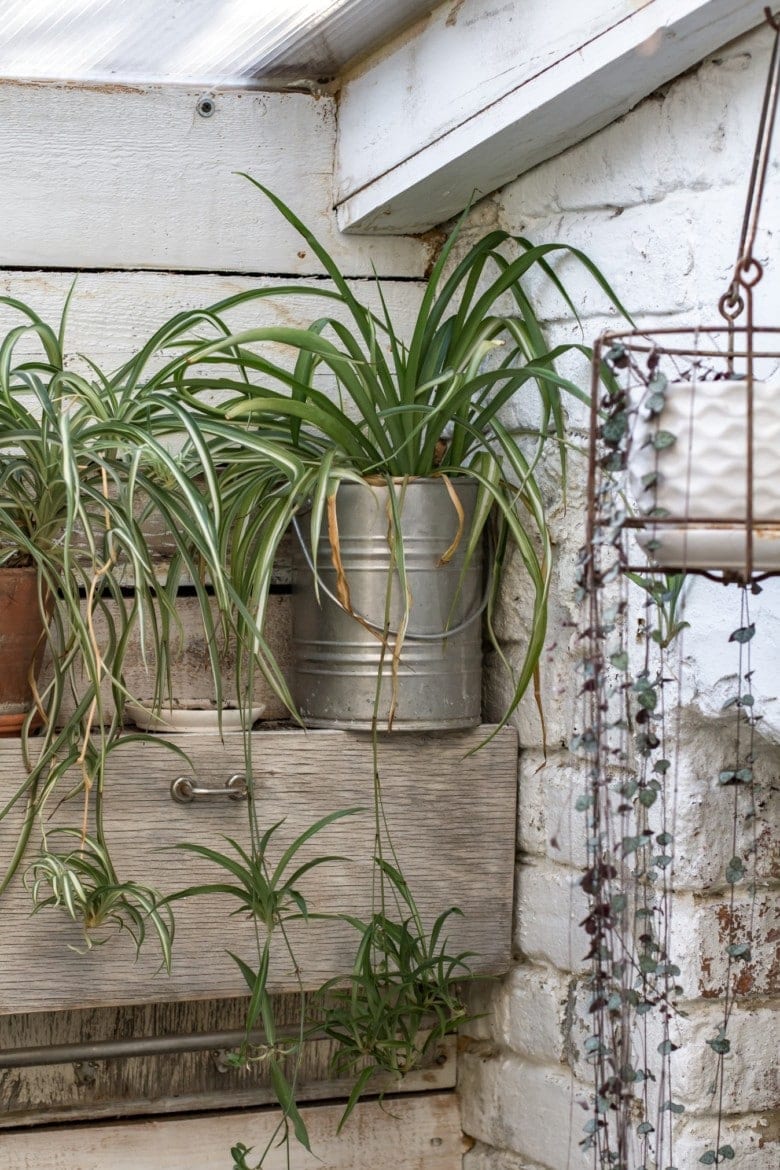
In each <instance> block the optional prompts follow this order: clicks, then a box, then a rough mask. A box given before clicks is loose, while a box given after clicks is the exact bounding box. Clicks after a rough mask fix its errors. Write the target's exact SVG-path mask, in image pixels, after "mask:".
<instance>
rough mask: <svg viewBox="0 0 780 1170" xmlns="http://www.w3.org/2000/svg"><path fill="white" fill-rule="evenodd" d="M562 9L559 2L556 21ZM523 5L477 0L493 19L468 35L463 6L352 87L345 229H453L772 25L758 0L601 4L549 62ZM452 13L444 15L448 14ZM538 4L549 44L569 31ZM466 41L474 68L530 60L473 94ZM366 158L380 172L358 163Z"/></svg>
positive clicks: (493, 73) (345, 154) (346, 95)
mask: <svg viewBox="0 0 780 1170" xmlns="http://www.w3.org/2000/svg"><path fill="white" fill-rule="evenodd" d="M557 5H558V0H553V10H554V11H557ZM520 7H521V6H519V5H518V4H516V3H509V4H505V5H502V6H499V7H497V6H495V5H492V4H490V3H489V2H488V0H470V3H469V4H468V10H469V11H471V10H472V9H473V10H474V12H475V13H477V14H481V17H482V23H481V24H480V25H479V31H478V32H474V31H473V30H469V29H468V28H466V29H461V32H460V34H458V32H457V30H458V25H459V24H462V22H463V12H464V8H463V7H462V6H457V5H456V8H455V10H452V11H451V16H452V19H453V21H454V23H453V24H451V25H449V26H448V25H447V21H446V19H445V20H444V22H443V23H442V17H441V15H440V16H439V18H438V20H437V21H435V22H431V24H430V25H429V26H428V27H427V28H424V29H423V30H422V31H421V32H420V35H419V37H417V38H414V37H413V38H407V39H406V40H405V41H404V42H403V43H402V44H401V45H400V46H399V47H398V48H397V50H396V51H395V52H394V53H393V54H392V55H391V56H390V57H388V58H387V59H385V58H384V57H383V56H382V55H380V56H378V58H377V59H376V64H375V65H373V67H372V68H366V69H365V70H364V71H362V72H361V73H359V74H358V75H357V76H356V77H355V79H354V81H352V82H350V83H348V84H347V85H346V86H345V88H344V91H343V93H342V95H341V104H340V114H339V118H340V124H339V143H338V153H337V189H338V197H337V206H338V214H339V224H340V225H341V227H342V228H343V229H344V230H345V231H351V232H368V231H375V232H378V233H387V232H398V233H402V232H410V231H422V230H424V229H426V228H428V227H430V226H432V225H433V224H436V223H441V222H442V221H444V220H446V219H447V218H449V217H451V216H453V215H455V214H457V213H458V212H459V211H460V210H461V209H462V208H463V207H464V206H465V205H466V204H467V202H468V201H469V199H470V198H471V197H472V195H473V194H475V193H476V194H477V195H487V194H489V193H490V192H491V191H494V190H496V189H498V188H499V187H501V186H502V185H504V184H505V183H508V182H510V181H511V180H513V179H515V178H517V177H518V176H519V175H521V174H523V172H525V171H527V170H529V169H530V168H531V167H533V166H535V165H536V164H537V163H539V162H542V161H543V160H544V159H547V158H551V157H553V156H554V155H556V154H558V153H560V152H561V151H562V150H565V149H566V148H567V147H569V146H572V145H573V144H574V143H576V142H578V141H580V140H582V139H583V138H585V137H587V136H588V135H589V134H593V133H594V132H595V131H597V130H599V129H601V128H602V127H603V126H606V125H608V123H609V122H611V121H613V120H614V119H615V118H617V117H619V116H620V115H622V114H624V113H626V112H627V111H628V110H629V109H631V107H632V106H633V105H635V104H636V103H637V102H638V101H640V100H641V99H642V98H643V97H645V96H647V95H648V94H649V93H652V91H653V90H654V89H657V88H658V86H660V85H662V84H664V83H665V82H667V81H669V80H671V79H672V78H674V77H676V76H677V75H678V74H680V73H682V72H683V71H684V70H686V69H688V68H690V67H691V66H692V65H694V64H696V62H697V61H700V60H701V59H702V58H703V57H705V56H707V54H708V53H711V52H713V51H715V50H716V49H717V48H718V47H720V46H721V45H723V44H725V43H726V42H727V41H729V40H732V39H733V38H734V37H737V36H739V35H740V34H742V33H744V32H746V31H747V30H748V29H750V28H752V27H754V26H755V25H756V24H757V23H759V21H760V20H761V6H760V5H759V4H758V3H757V2H756V0H644V2H642V0H639V2H638V3H635V4H628V5H620V4H619V3H617V0H616V2H615V3H614V4H613V3H612V2H611V0H599V3H598V5H597V7H596V8H595V12H594V6H593V5H588V6H583V7H584V11H586V12H587V14H588V16H589V17H592V24H591V25H590V26H588V25H587V24H586V25H580V23H579V22H578V21H577V20H576V17H575V18H574V19H575V25H574V27H577V28H580V29H581V31H582V39H581V41H580V44H579V45H578V46H575V47H572V46H570V45H568V46H567V41H566V38H565V36H564V37H562V38H560V39H559V38H558V37H556V36H555V34H553V36H554V38H555V39H554V43H555V44H556V45H558V52H560V50H561V49H565V51H564V52H562V53H561V55H557V53H556V54H555V55H554V59H553V60H549V59H547V58H546V51H545V47H544V45H543V44H540V43H539V42H538V41H537V42H536V43H535V44H534V43H533V42H532V43H531V44H527V43H526V41H525V30H526V25H527V23H528V22H527V20H526V17H527V13H526V11H525V8H526V6H522V19H520V20H518V17H517V13H518V9H519V8H520ZM449 8H450V6H449V5H445V6H443V10H442V14H443V12H444V10H446V9H449ZM533 8H535V9H537V10H538V12H539V14H540V23H539V25H538V32H539V33H540V34H546V36H549V32H550V28H551V27H552V28H555V27H556V25H555V22H554V21H552V20H551V18H550V16H549V10H550V4H545V5H541V4H540V5H534V6H533ZM626 9H630V10H631V11H625V10H626ZM562 11H563V12H565V14H566V19H567V20H568V23H569V24H571V5H570V4H568V3H565V2H564V3H563V4H562ZM621 13H622V16H621ZM607 18H609V19H607ZM561 19H564V18H563V16H562V17H561ZM609 21H613V23H610V22H609ZM530 27H531V28H532V29H533V28H534V27H537V26H535V25H534V24H533V22H531V23H530ZM466 32H470V35H471V36H472V37H473V40H472V42H471V43H472V45H473V52H474V58H475V67H477V66H476V61H477V60H479V59H482V60H484V61H486V62H488V63H489V65H490V66H492V64H493V62H494V61H495V60H497V61H498V62H499V65H500V63H501V62H502V61H503V62H506V61H507V60H508V55H511V54H512V52H514V53H515V54H516V55H517V57H518V58H519V63H518V64H516V65H512V64H508V65H507V67H506V69H505V70H504V71H503V72H501V70H500V68H499V69H498V70H493V69H492V68H490V71H489V72H488V73H486V72H485V71H484V69H483V70H479V71H478V74H477V77H478V82H477V84H476V85H475V86H474V85H472V83H471V75H472V70H471V69H469V70H468V71H464V70H463V69H457V68H454V67H453V62H452V57H451V55H450V53H449V51H448V38H449V37H450V36H451V35H460V36H461V37H462V38H464V39H463V40H462V48H461V53H462V54H464V55H466V56H467V55H468V48H469V39H468V38H466V37H465V34H466ZM529 58H530V61H531V68H530V69H528V70H527V72H528V76H526V77H523V69H524V68H525V66H524V65H523V62H526V61H528V59H529ZM420 61H424V62H425V66H426V67H425V69H423V68H422V67H421V66H420V65H419V64H418V62H420ZM477 68H478V67H477ZM374 70H376V71H377V72H376V76H374ZM464 76H465V77H468V78H469V81H468V85H467V86H466V85H465V84H464ZM502 82H503V87H502ZM442 90H443V91H444V93H445V94H449V95H450V97H449V101H448V102H446V103H445V105H446V109H445V115H444V118H443V120H442V122H441V123H440V124H438V125H436V124H435V123H434V122H432V120H431V116H430V115H429V114H428V113H426V111H429V110H431V109H435V108H436V106H437V104H438V102H439V95H440V94H441V92H442ZM447 119H449V121H447ZM375 122H379V123H380V124H381V125H382V126H383V127H385V129H383V131H382V132H381V133H380V134H379V135H376V136H374V135H373V134H372V132H371V130H370V129H368V127H370V126H372V125H373V124H374V123H375ZM385 142H386V143H388V144H389V157H390V160H391V161H390V165H388V160H387V157H386V156H385V154H384V152H383V149H382V146H383V143H385ZM375 148H377V149H375ZM363 159H366V160H370V165H366V166H362V165H361V164H360V162H356V160H363Z"/></svg>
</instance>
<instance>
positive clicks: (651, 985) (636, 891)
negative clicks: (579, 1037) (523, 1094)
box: [572, 345, 760, 1170]
mask: <svg viewBox="0 0 780 1170" xmlns="http://www.w3.org/2000/svg"><path fill="white" fill-rule="evenodd" d="M661 356H662V355H661V352H660V351H659V350H657V349H654V348H650V352H649V356H648V359H647V362H646V365H645V367H641V366H640V364H639V362H638V361H637V359H636V356H635V355H634V354H632V353H631V352H630V351H629V350H628V349H627V348H626V347H624V346H622V345H613V346H612V348H610V349H609V351H608V352H607V354H606V366H607V370H608V373H609V374H611V375H612V380H611V381H610V379H609V378H606V379H605V385H607V387H608V388H607V390H606V391H605V392H603V394H602V397H601V400H600V402H599V404H598V410H599V418H598V428H597V443H596V444H595V449H594V451H593V452H592V463H593V465H594V473H593V480H592V489H593V490H592V501H593V504H592V515H591V530H590V540H589V543H588V545H587V546H586V547H585V548H584V549H583V550H582V552H581V554H580V563H579V581H578V591H579V598H580V601H581V602H582V604H583V608H584V613H585V615H586V617H585V621H584V624H583V630H582V635H581V636H582V640H583V643H584V647H585V649H584V657H583V663H582V671H583V681H582V688H581V690H582V700H583V722H582V730H581V732H580V733H579V734H578V735H577V736H576V737H575V738H574V740H573V742H572V748H573V749H574V750H576V751H577V752H578V753H579V754H580V756H581V758H582V759H583V761H584V764H585V769H584V770H585V787H584V790H583V792H582V793H581V795H580V796H579V798H578V800H577V808H578V809H579V810H580V811H581V812H583V813H584V816H585V824H586V840H587V866H586V869H585V872H584V875H583V877H582V879H581V885H582V888H583V890H584V892H585V894H586V895H587V898H588V913H587V916H586V918H585V920H584V922H583V926H584V929H585V932H586V934H587V936H588V941H589V949H588V952H587V959H588V961H589V963H590V972H589V976H588V979H587V989H588V1003H587V1015H588V1020H589V1034H588V1036H587V1039H586V1041H585V1052H586V1060H587V1062H588V1064H589V1065H590V1066H591V1068H592V1074H593V1099H592V1110H591V1112H590V1115H589V1118H588V1120H587V1122H586V1124H585V1127H584V1135H583V1138H582V1140H581V1142H580V1145H581V1148H582V1149H583V1150H584V1151H586V1152H590V1153H592V1156H593V1163H594V1166H596V1167H598V1170H608V1168H609V1170H651V1167H652V1168H653V1170H656V1168H658V1170H678V1167H677V1159H676V1155H675V1121H676V1120H677V1118H679V1116H680V1115H681V1114H683V1113H684V1111H685V1107H684V1105H683V1104H682V1103H681V1102H680V1101H678V1100H677V1099H676V1098H675V1095H674V1089H673V1057H674V1053H675V1051H676V1050H677V1048H678V1047H679V1035H678V1033H679V1028H678V1024H679V1022H680V1021H681V1020H682V1019H683V1018H684V1016H685V1014H686V1012H685V998H686V989H684V987H683V986H682V984H681V982H680V977H681V967H680V965H679V960H678V959H677V958H676V956H675V953H674V950H675V945H674V940H673V935H672V914H673V906H674V900H675V899H674V880H675V879H674V874H675V858H676V842H675V824H676V805H677V787H678V776H679V769H680V766H681V762H682V761H681V755H682V753H681V745H680V734H681V718H680V715H681V709H682V705H683V695H682V686H683V681H684V658H685V655H684V649H683V644H684V636H685V635H684V631H685V629H686V628H687V626H688V623H687V622H686V621H685V620H683V618H682V614H681V610H682V607H683V605H684V593H685V589H686V584H687V578H686V577H685V576H684V575H683V574H682V573H675V572H664V573H659V572H658V570H657V569H654V568H653V567H652V564H651V563H649V564H648V571H647V572H641V571H637V570H635V569H634V568H633V566H632V565H631V556H632V554H633V555H635V541H634V540H633V538H632V536H631V528H632V521H633V520H634V517H635V516H636V515H637V511H639V512H640V513H641V516H642V519H641V523H643V524H644V525H645V526H646V527H649V529H650V532H651V539H650V540H648V539H647V533H645V539H644V541H643V544H644V548H645V551H646V552H647V553H648V554H649V555H650V557H652V556H653V554H654V553H655V552H656V551H657V549H658V548H659V542H658V541H657V540H656V539H655V528H654V525H655V524H658V525H659V526H660V522H661V521H662V520H663V518H664V517H665V516H666V515H667V514H668V513H667V512H666V511H665V510H664V509H663V508H661V507H659V505H658V501H657V498H656V489H657V485H658V483H659V480H660V478H661V477H660V475H659V471H658V453H659V452H662V451H664V450H666V449H667V448H669V447H671V446H673V445H674V444H675V442H676V441H677V436H676V435H674V434H673V433H671V432H670V431H668V430H666V429H664V428H663V419H662V418H661V416H662V415H663V412H664V407H665V400H666V394H667V392H668V391H669V388H670V382H669V381H668V380H667V377H666V376H665V375H664V374H663V373H662V372H661V370H660V364H661ZM632 441H633V442H639V443H643V444H644V446H645V448H647V449H648V451H649V452H650V453H651V458H654V466H653V468H652V469H651V470H650V471H649V472H648V471H646V472H645V474H644V476H643V478H642V480H641V484H640V491H644V492H648V493H650V495H651V497H652V498H651V500H650V503H649V505H648V504H647V501H646V500H645V502H644V506H643V507H641V509H637V506H636V505H633V507H632V506H631V502H630V500H629V498H628V497H627V495H626V483H627V471H628V465H629V453H630V450H631V446H632ZM646 462H647V453H646V455H645V460H644V462H643V464H642V466H643V467H644V466H646ZM633 470H634V468H633V467H632V471H633ZM634 478H635V479H636V476H635V477H634ZM755 592H760V587H759V586H758V585H756V584H755V583H753V584H743V585H742V586H741V588H740V617H739V624H738V626H737V627H736V628H735V629H734V630H733V632H732V633H731V635H730V637H729V642H730V643H731V644H732V645H733V646H734V647H735V648H736V654H737V664H736V671H735V674H736V679H737V683H736V687H735V693H734V694H733V696H731V697H730V698H729V699H728V701H727V703H726V704H725V707H724V711H728V712H729V714H730V715H732V716H733V720H734V722H733V730H732V733H731V735H730V745H731V746H730V747H729V748H728V752H729V754H728V756H727V758H726V760H725V762H724V765H723V767H722V769H721V770H720V772H719V773H718V775H716V776H714V777H712V784H713V786H715V787H717V788H723V789H725V790H726V792H724V796H726V795H727V792H729V791H730V793H731V794H732V801H733V805H732V818H731V820H732V828H731V850H730V854H731V860H730V861H729V862H728V865H727V866H726V869H725V872H724V873H723V874H722V875H721V883H722V884H723V885H724V886H725V887H726V888H727V889H728V900H729V912H728V914H727V915H726V919H727V922H728V929H727V937H726V940H725V944H724V945H725V958H726V978H725V990H724V991H723V994H722V996H721V1009H722V1014H721V1016H720V1021H719V1025H718V1027H717V1030H716V1033H715V1035H714V1036H712V1037H710V1038H708V1039H707V1041H706V1043H707V1045H708V1047H709V1049H710V1050H711V1052H712V1055H713V1057H714V1060H715V1068H714V1073H713V1081H712V1103H713V1112H714V1115H715V1122H714V1131H713V1134H712V1140H711V1144H708V1145H707V1147H706V1148H705V1149H703V1150H702V1153H701V1156H700V1158H699V1161H700V1162H701V1163H702V1164H704V1165H718V1164H721V1163H723V1162H727V1161H730V1160H732V1159H734V1157H735V1151H734V1148H733V1147H732V1145H730V1144H729V1143H728V1141H726V1140H724V1133H723V1117H724V1093H725V1085H726V1077H727V1069H726V1057H727V1056H728V1054H729V1053H730V1051H731V1041H730V1039H729V1036H728V1029H729V1023H730V1020H731V1016H732V1013H733V1008H734V1004H735V998H736V996H737V992H738V986H739V976H740V968H741V966H742V964H744V963H746V962H748V961H749V960H750V958H751V936H752V927H753V917H754V910H755V891H756V883H755V869H754V865H755V855H756V848H755V846H756V839H755V811H756V806H755V802H756V797H755V790H756V779H755V764H756V726H757V724H758V721H759V716H758V715H757V714H756V711H755V703H754V696H753V689H752V679H753V671H752V664H751V643H752V640H753V638H754V636H755V624H754V623H753V621H752V620H751V616H750V595H751V593H755ZM635 624H636V629H637V636H636V639H634V638H633V637H632V630H633V628H634V625H635ZM743 824H748V825H752V826H753V846H752V849H751V850H750V851H749V858H748V859H747V864H746V860H745V859H744V858H743V857H742V856H740V854H739V849H738V841H739V836H740V827H741V826H742V825H743ZM751 866H752V867H753V872H752V873H751V872H749V869H750V867H751ZM744 883H749V885H748V888H749V889H750V890H751V893H752V899H753V901H752V903H751V912H750V922H749V924H748V927H747V930H745V931H744V932H741V931H740V928H739V926H738V921H737V919H738V916H737V915H736V914H735V913H734V908H735V900H736V888H737V887H738V886H740V885H743V884H744Z"/></svg>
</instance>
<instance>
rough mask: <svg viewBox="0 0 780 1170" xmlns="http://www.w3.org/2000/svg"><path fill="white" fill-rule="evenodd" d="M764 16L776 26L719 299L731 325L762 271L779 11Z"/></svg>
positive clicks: (779, 67)
mask: <svg viewBox="0 0 780 1170" xmlns="http://www.w3.org/2000/svg"><path fill="white" fill-rule="evenodd" d="M764 16H765V18H766V21H767V24H769V25H770V27H771V28H773V29H774V30H775V40H774V45H773V47H772V56H771V58H770V62H769V73H768V75H767V82H766V89H765V91H764V101H763V105H762V107H761V118H760V120H759V124H758V137H757V139H756V149H755V153H754V155H753V166H752V168H751V171H750V182H749V184H748V193H747V199H746V202H745V214H744V216H743V219H742V232H741V235H740V240H739V249H738V252H737V262H736V264H735V266H734V273H733V276H732V278H731V283H730V284H729V287H728V288H727V290H726V292H725V293H724V294H723V296H722V297H721V298H720V301H719V302H718V309H719V311H720V314H721V316H722V317H724V318H725V320H726V321H727V322H728V324H729V327H730V328H732V327H733V325H734V322H735V321H736V319H737V317H739V316H740V314H741V313H742V312H743V310H744V309H745V302H746V300H747V299H749V295H750V290H752V289H753V288H754V286H755V285H757V284H758V282H759V280H760V279H761V277H762V276H763V274H764V270H763V268H762V266H761V264H760V263H759V262H758V260H757V259H756V257H755V256H754V255H753V246H754V244H755V242H756V232H757V231H758V218H759V215H760V212H761V203H762V200H763V197H764V187H765V185H766V176H767V171H768V170H769V157H770V150H771V147H772V136H773V134H774V128H775V119H776V116H777V105H778V97H779V96H780V14H779V15H778V16H775V15H773V13H772V10H771V9H770V8H765V9H764ZM743 291H744V295H743Z"/></svg>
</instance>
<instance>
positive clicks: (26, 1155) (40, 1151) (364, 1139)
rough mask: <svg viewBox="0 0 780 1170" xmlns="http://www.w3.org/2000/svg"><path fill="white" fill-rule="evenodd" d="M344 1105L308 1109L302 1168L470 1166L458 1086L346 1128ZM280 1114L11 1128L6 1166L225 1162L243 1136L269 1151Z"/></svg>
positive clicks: (394, 1105)
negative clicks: (466, 1159) (308, 1146)
mask: <svg viewBox="0 0 780 1170" xmlns="http://www.w3.org/2000/svg"><path fill="white" fill-rule="evenodd" d="M341 1113H342V1108H341V1107H340V1106H338V1105H310V1106H307V1107H304V1108H303V1110H302V1115H303V1117H304V1119H305V1122H306V1126H307V1128H308V1130H309V1135H310V1138H311V1143H312V1150H313V1153H312V1154H307V1153H306V1151H305V1150H303V1149H301V1148H300V1147H295V1148H294V1149H293V1151H292V1165H293V1166H294V1167H295V1170H308V1168H311V1170H460V1167H461V1161H462V1157H463V1154H464V1152H465V1150H466V1149H467V1148H468V1147H467V1143H466V1140H465V1139H464V1137H463V1134H462V1132H461V1129H460V1110H459V1108H458V1101H457V1097H456V1095H455V1094H454V1093H431V1094H425V1095H423V1096H418V1097H414V1096H412V1097H405V1098H402V1099H392V1100H388V1101H386V1102H385V1104H384V1106H381V1105H379V1104H378V1103H376V1102H373V1101H368V1102H363V1103H362V1104H360V1105H358V1106H357V1107H356V1109H355V1111H354V1113H353V1114H352V1116H351V1117H350V1119H349V1122H348V1123H347V1125H346V1126H345V1128H344V1129H343V1130H342V1132H341V1134H340V1135H337V1133H336V1129H337V1126H338V1122H339V1118H340V1116H341ZM278 1120H279V1114H278V1112H277V1111H274V1110H265V1111H256V1110H255V1111H245V1112H243V1111H242V1112H237V1111H227V1112H224V1113H220V1114H215V1115H213V1116H208V1117H196V1118H186V1119H184V1118H183V1119H173V1118H165V1119H158V1120H155V1121H143V1122H124V1123H120V1124H115V1125H81V1126H72V1127H67V1128H64V1127H54V1128H51V1129H49V1128H45V1129H37V1130H31V1131H27V1132H16V1133H5V1134H3V1138H2V1145H3V1170H33V1167H34V1168H35V1170H40V1168H41V1167H45V1170H105V1168H106V1167H107V1166H110V1167H111V1170H142V1168H146V1167H154V1170H193V1167H197V1170H225V1168H226V1166H227V1165H228V1162H229V1157H230V1153H229V1151H230V1147H231V1146H233V1145H235V1143H236V1142H237V1141H243V1142H244V1143H245V1145H247V1146H253V1147H254V1148H255V1151H256V1152H257V1153H258V1155H259V1152H260V1151H261V1150H262V1149H263V1148H264V1146H265V1144H266V1143H267V1142H268V1141H269V1140H270V1139H271V1138H272V1137H273V1134H274V1131H275V1128H276V1125H277V1123H278ZM264 1167H265V1170H288V1168H289V1162H288V1160H287V1151H286V1149H285V1148H284V1147H278V1146H275V1145H272V1148H271V1150H270V1152H269V1155H268V1158H267V1160H266V1161H265V1163H264Z"/></svg>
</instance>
